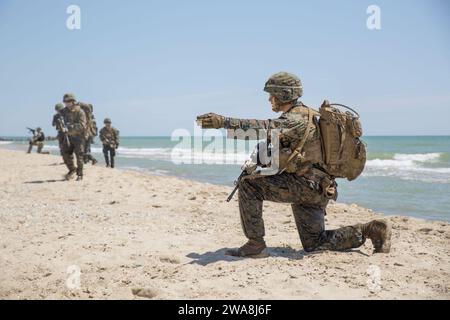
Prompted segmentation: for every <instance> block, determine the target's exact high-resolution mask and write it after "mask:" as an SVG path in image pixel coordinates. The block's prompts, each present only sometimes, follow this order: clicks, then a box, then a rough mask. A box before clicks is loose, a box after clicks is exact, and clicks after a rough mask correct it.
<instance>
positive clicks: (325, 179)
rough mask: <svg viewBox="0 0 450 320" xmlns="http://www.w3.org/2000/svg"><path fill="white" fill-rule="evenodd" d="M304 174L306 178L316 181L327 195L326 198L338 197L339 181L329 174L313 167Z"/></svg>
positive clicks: (333, 198) (334, 198) (321, 190)
mask: <svg viewBox="0 0 450 320" xmlns="http://www.w3.org/2000/svg"><path fill="white" fill-rule="evenodd" d="M303 176H304V177H305V178H306V179H308V180H310V181H313V182H314V183H316V184H317V185H318V186H319V188H320V190H319V191H320V192H321V193H322V194H323V195H324V196H325V198H327V199H331V200H336V199H337V197H338V192H337V183H336V181H335V180H334V179H332V178H331V177H330V176H329V175H328V174H326V173H325V172H323V171H322V170H319V169H317V168H314V167H313V168H310V169H309V170H308V172H306V173H304V174H303Z"/></svg>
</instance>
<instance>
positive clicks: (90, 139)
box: [79, 102, 98, 164]
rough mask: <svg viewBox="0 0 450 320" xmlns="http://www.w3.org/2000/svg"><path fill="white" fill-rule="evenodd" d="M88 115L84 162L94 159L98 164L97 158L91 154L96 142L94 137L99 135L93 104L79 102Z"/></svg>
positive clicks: (94, 162) (93, 162) (93, 161)
mask: <svg viewBox="0 0 450 320" xmlns="http://www.w3.org/2000/svg"><path fill="white" fill-rule="evenodd" d="M79 104H80V106H81V108H82V109H83V111H84V113H85V115H86V137H85V138H86V139H85V145H84V163H88V162H89V161H92V164H96V163H97V160H96V159H95V158H94V157H93V156H92V154H91V145H92V144H93V143H94V138H95V137H96V136H97V134H98V133H97V123H96V121H95V117H94V113H93V111H94V110H93V106H92V104H86V103H81V102H80V103H79Z"/></svg>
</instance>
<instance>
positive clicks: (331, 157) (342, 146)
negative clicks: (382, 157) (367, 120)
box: [280, 100, 366, 181]
mask: <svg viewBox="0 0 450 320" xmlns="http://www.w3.org/2000/svg"><path fill="white" fill-rule="evenodd" d="M337 106H339V107H343V108H346V109H348V110H350V111H351V112H350V111H346V112H343V111H341V110H339V109H338V108H336V107H337ZM305 107H306V106H305ZM307 112H308V126H307V129H306V132H307V133H308V134H305V135H304V136H303V138H302V139H301V140H300V141H299V142H298V144H297V145H296V146H294V148H293V150H292V153H291V154H290V155H289V157H288V159H287V160H286V162H284V161H283V163H285V165H284V166H283V167H284V168H283V169H282V170H281V171H280V172H283V171H287V172H295V171H296V170H297V169H296V168H298V164H300V165H301V163H317V164H319V165H320V166H321V167H322V168H323V169H324V170H325V171H326V172H327V173H328V174H329V175H330V176H332V177H336V178H347V180H349V181H351V180H354V179H356V178H357V177H358V176H359V175H360V174H361V173H362V171H363V170H364V166H365V164H366V147H365V145H364V143H363V142H362V141H361V140H360V139H359V138H360V137H361V136H362V127H361V122H360V121H359V114H358V113H357V112H356V111H354V110H353V109H351V108H349V107H347V106H345V105H342V104H338V103H333V104H330V103H329V102H328V101H326V100H325V101H324V102H323V103H322V106H321V107H320V109H319V112H317V111H315V110H313V109H311V108H309V107H307ZM316 116H317V117H318V119H319V120H318V121H315V117H316ZM314 126H316V130H317V131H318V133H319V136H320V145H321V149H322V150H320V148H319V149H318V150H316V149H317V148H314V146H315V145H316V144H319V141H318V140H319V139H316V140H317V141H316V140H314V141H310V139H308V138H310V137H309V135H310V133H311V132H312V131H313V130H312V128H313V127H314ZM320 151H321V152H320ZM294 159H296V160H297V163H296V161H292V160H294Z"/></svg>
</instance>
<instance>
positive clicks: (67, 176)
mask: <svg viewBox="0 0 450 320" xmlns="http://www.w3.org/2000/svg"><path fill="white" fill-rule="evenodd" d="M75 173H76V170H70V171H69V172H68V173H67V174H66V180H72V179H73V178H74V177H75Z"/></svg>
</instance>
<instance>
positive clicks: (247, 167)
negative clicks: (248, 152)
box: [241, 160, 256, 174]
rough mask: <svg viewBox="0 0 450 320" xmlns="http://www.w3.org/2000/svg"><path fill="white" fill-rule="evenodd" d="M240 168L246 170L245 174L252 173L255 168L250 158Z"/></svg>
mask: <svg viewBox="0 0 450 320" xmlns="http://www.w3.org/2000/svg"><path fill="white" fill-rule="evenodd" d="M241 170H242V171H245V172H247V174H252V173H253V172H255V170H256V163H254V162H253V161H251V160H247V161H245V163H244V164H243V165H242V167H241Z"/></svg>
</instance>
